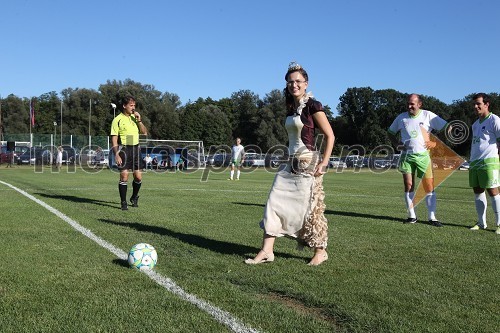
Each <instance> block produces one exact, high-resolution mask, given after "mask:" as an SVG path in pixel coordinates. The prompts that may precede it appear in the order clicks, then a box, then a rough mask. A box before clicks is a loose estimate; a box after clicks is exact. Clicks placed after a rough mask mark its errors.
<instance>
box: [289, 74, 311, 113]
mask: <svg viewBox="0 0 500 333" xmlns="http://www.w3.org/2000/svg"><path fill="white" fill-rule="evenodd" d="M294 72H299V73H300V74H302V76H303V77H304V80H306V82H308V81H309V76H308V75H307V72H306V70H305V69H304V68H302V67H300V66H298V67H292V68H289V69H288V71H287V72H286V74H285V81H287V82H288V77H289V75H290V74H292V73H294ZM283 93H284V94H285V105H286V109H287V110H288V111H290V110H293V108H294V106H295V99H294V98H293V95H292V94H290V92H289V91H288V87H285V89H283Z"/></svg>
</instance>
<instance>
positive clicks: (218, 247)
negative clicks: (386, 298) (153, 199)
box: [99, 219, 304, 259]
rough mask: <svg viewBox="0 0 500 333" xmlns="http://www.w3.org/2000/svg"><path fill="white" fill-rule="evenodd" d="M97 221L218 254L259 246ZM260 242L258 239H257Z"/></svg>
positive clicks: (251, 253) (253, 252) (251, 251)
mask: <svg viewBox="0 0 500 333" xmlns="http://www.w3.org/2000/svg"><path fill="white" fill-rule="evenodd" d="M99 221H101V222H104V223H109V224H113V225H117V226H121V227H127V228H131V229H135V230H137V231H141V232H152V233H154V234H157V235H161V236H168V237H172V238H176V239H178V240H180V241H181V242H184V243H186V244H189V245H193V246H196V247H199V248H202V249H207V250H210V251H214V252H218V253H220V254H229V255H239V256H245V257H246V256H254V255H256V254H257V253H258V252H259V250H260V248H255V247H251V246H245V245H241V244H238V243H231V242H225V241H219V240H215V239H210V238H206V237H203V236H198V235H193V234H185V233H182V232H176V231H172V230H169V229H167V228H164V227H158V226H151V225H145V224H141V223H137V222H118V221H113V220H110V219H99ZM259 242H260V240H259ZM275 254H276V255H278V256H280V257H282V258H298V259H304V258H303V257H301V256H294V255H290V254H288V253H276V252H275Z"/></svg>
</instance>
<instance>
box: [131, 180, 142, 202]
mask: <svg viewBox="0 0 500 333" xmlns="http://www.w3.org/2000/svg"><path fill="white" fill-rule="evenodd" d="M141 185H142V181H140V182H138V183H136V181H135V180H134V181H133V182H132V197H133V198H135V197H137V195H138V194H139V190H140V189H141Z"/></svg>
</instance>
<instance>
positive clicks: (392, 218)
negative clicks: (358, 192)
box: [233, 202, 403, 222]
mask: <svg viewBox="0 0 500 333" xmlns="http://www.w3.org/2000/svg"><path fill="white" fill-rule="evenodd" d="M233 204H235V205H241V206H256V207H262V208H264V207H265V206H266V205H265V204H254V203H248V202H233ZM325 214H329V215H338V216H350V217H361V218H368V219H375V220H389V221H395V222H402V221H403V220H402V219H400V218H396V217H393V216H385V215H373V214H363V213H355V212H341V211H339V210H328V209H327V210H325Z"/></svg>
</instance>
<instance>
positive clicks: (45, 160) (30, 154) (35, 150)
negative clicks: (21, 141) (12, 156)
mask: <svg viewBox="0 0 500 333" xmlns="http://www.w3.org/2000/svg"><path fill="white" fill-rule="evenodd" d="M52 160H53V159H52V153H51V152H50V149H47V148H46V147H32V148H31V149H27V150H26V151H25V152H24V153H22V154H21V155H19V156H17V160H16V163H17V164H18V165H35V164H37V165H40V164H50V162H51V161H52Z"/></svg>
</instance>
